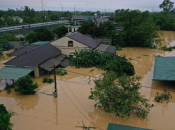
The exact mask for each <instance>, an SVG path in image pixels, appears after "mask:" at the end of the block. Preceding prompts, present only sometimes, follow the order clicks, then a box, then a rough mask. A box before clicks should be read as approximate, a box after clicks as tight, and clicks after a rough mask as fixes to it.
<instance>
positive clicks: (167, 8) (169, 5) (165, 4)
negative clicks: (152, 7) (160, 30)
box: [159, 0, 174, 12]
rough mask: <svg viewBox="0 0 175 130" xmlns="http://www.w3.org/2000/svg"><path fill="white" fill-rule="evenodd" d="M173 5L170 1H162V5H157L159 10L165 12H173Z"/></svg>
mask: <svg viewBox="0 0 175 130" xmlns="http://www.w3.org/2000/svg"><path fill="white" fill-rule="evenodd" d="M173 5H174V2H171V1H170V0H164V1H163V2H162V4H160V5H159V8H160V9H163V11H165V12H170V11H173Z"/></svg>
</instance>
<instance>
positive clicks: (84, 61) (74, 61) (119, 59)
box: [70, 49, 135, 76]
mask: <svg viewBox="0 0 175 130" xmlns="http://www.w3.org/2000/svg"><path fill="white" fill-rule="evenodd" d="M72 55H73V57H71V58H70V65H72V66H76V67H77V68H79V67H84V68H88V67H93V66H95V67H97V68H101V69H103V70H107V71H114V72H115V74H116V75H117V76H121V75H123V74H127V75H130V76H132V75H134V74H135V70H134V66H133V65H132V64H131V63H130V62H129V61H128V60H127V59H126V58H125V57H124V56H112V55H108V56H106V55H103V54H102V53H100V52H99V51H97V50H95V51H94V50H91V49H90V50H81V51H79V52H77V51H75V52H74V53H72Z"/></svg>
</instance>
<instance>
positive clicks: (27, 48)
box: [10, 44, 39, 56]
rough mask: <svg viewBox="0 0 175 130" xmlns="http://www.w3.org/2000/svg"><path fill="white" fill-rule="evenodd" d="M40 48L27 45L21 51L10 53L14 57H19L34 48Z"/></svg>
mask: <svg viewBox="0 0 175 130" xmlns="http://www.w3.org/2000/svg"><path fill="white" fill-rule="evenodd" d="M38 46H39V45H32V44H27V45H25V46H24V47H22V48H20V49H18V50H16V51H14V52H12V53H10V55H12V56H19V55H21V54H23V53H25V52H26V51H30V50H32V49H34V48H37V47H38Z"/></svg>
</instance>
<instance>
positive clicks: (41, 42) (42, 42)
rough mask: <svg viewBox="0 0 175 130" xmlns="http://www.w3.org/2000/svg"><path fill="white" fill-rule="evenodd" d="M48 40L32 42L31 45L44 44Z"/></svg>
mask: <svg viewBox="0 0 175 130" xmlns="http://www.w3.org/2000/svg"><path fill="white" fill-rule="evenodd" d="M49 42H50V41H39V42H35V43H32V45H44V44H47V43H49Z"/></svg>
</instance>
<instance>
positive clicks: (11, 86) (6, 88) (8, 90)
mask: <svg viewBox="0 0 175 130" xmlns="http://www.w3.org/2000/svg"><path fill="white" fill-rule="evenodd" d="M5 85H6V86H5V91H7V93H8V94H9V93H11V89H12V88H14V85H13V84H11V85H10V84H8V83H6V84H5Z"/></svg>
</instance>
